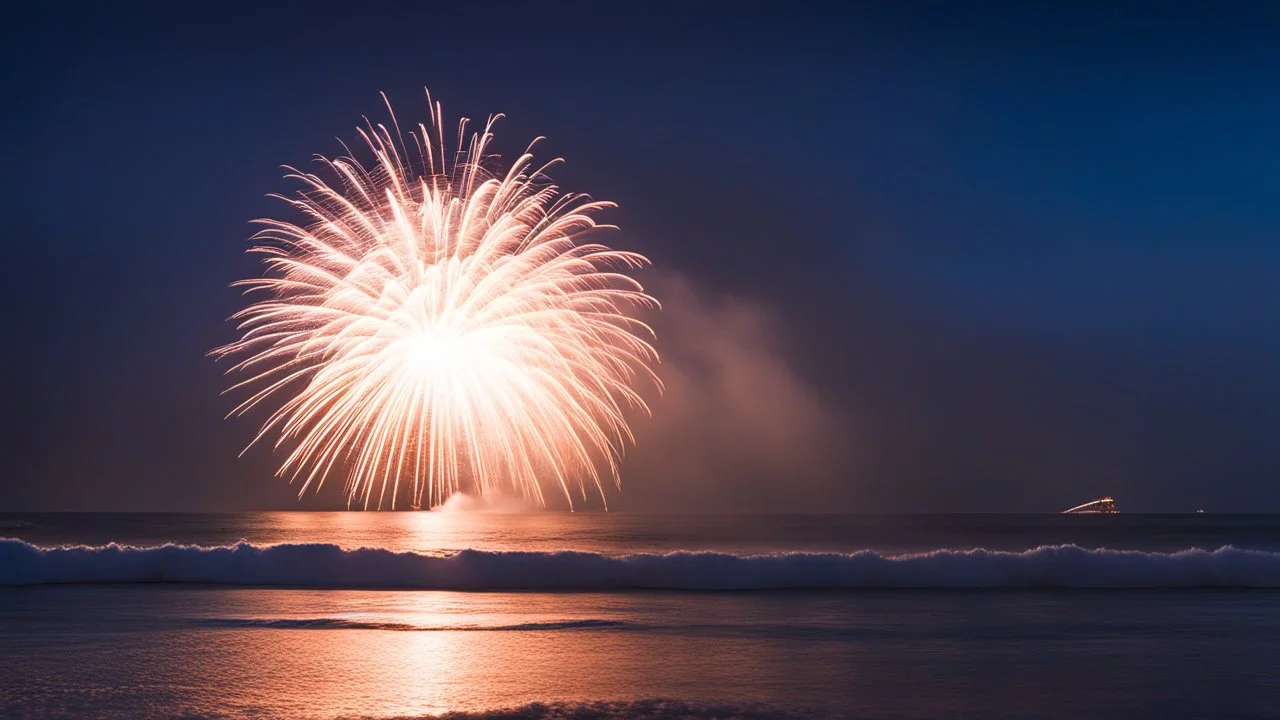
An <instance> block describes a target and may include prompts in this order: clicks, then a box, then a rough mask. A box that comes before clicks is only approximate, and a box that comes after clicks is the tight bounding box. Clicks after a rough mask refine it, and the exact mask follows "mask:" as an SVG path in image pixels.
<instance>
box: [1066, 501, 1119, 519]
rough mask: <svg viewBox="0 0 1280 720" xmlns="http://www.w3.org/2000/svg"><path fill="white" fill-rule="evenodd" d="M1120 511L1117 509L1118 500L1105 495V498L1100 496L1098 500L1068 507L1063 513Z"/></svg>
mask: <svg viewBox="0 0 1280 720" xmlns="http://www.w3.org/2000/svg"><path fill="white" fill-rule="evenodd" d="M1118 512H1120V511H1119V510H1117V509H1116V501H1115V500H1113V499H1111V498H1109V497H1104V498H1098V499H1097V500H1090V501H1089V502H1087V503H1084V504H1083V505H1077V506H1075V507H1073V508H1067V509H1066V510H1063V511H1062V514H1063V515H1068V514H1070V515H1099V514H1111V513H1118Z"/></svg>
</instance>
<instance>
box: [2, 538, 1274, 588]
mask: <svg viewBox="0 0 1280 720" xmlns="http://www.w3.org/2000/svg"><path fill="white" fill-rule="evenodd" d="M59 583H202V584H213V585H274V586H290V587H321V588H404V589H424V590H632V589H666V590H776V589H825V588H939V589H945V588H960V589H964V588H1280V552H1269V551H1262V550H1243V549H1238V548H1234V547H1230V546H1226V547H1221V548H1218V549H1217V550H1201V549H1188V550H1182V551H1180V552H1174V553H1156V552H1142V551H1136V550H1106V549H1099V550H1087V549H1084V548H1081V547H1078V546H1075V545H1054V546H1044V547H1038V548H1034V549H1031V550H1025V551H1022V552H1004V551H996V550H983V549H975V550H934V551H931V552H925V553H917V554H911V555H901V556H887V555H884V554H881V553H878V552H874V551H870V550H867V551H861V552H855V553H849V554H838V553H778V554H771V555H731V554H725V553H714V552H674V553H668V554H640V555H623V556H610V555H600V554H595V553H587V552H552V553H545V552H484V551H479V550H464V551H461V552H458V553H455V554H452V555H446V556H431V555H421V554H416V553H408V552H392V551H390V550H383V549H377V548H361V549H354V550H349V549H343V548H341V547H339V546H337V545H328V544H284V545H252V544H249V543H246V542H241V543H238V544H236V545H229V546H220V547H201V546H195V545H172V544H170V545H162V546H158V547H132V546H128V545H117V544H110V545H102V546H61V547H48V548H44V547H38V546H35V545H32V544H30V543H26V542H23V541H21V540H14V539H0V585H44V584H59Z"/></svg>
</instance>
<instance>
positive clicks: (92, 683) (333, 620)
mask: <svg viewBox="0 0 1280 720" xmlns="http://www.w3.org/2000/svg"><path fill="white" fill-rule="evenodd" d="M0 538H7V539H5V540H0V716H2V717H6V718H7V717H15V718H61V717H66V718H129V719H144V718H418V717H436V716H442V715H444V716H448V717H452V718H575V719H582V720H586V719H588V718H613V717H619V718H630V717H634V718H688V719H690V720H692V719H695V718H898V719H907V718H935V717H964V718H1026V717H1036V718H1064V719H1065V718H1153V719H1157V718H1159V719H1167V718H1275V717H1280V516H1276V515H1132V514H1120V515H1092V516H1088V515H1075V516H1062V515H932V516H930V515H914V516H870V515H757V516H734V515H697V514H686V515H642V514H633V513H608V514H606V513H579V514H568V513H550V512H547V513H531V514H484V513H436V512H431V513H426V512H421V513H410V512H405V513H309V512H280V513H246V514H225V515H215V514H136V513H135V514H105V513H104V514H75V513H59V514H0Z"/></svg>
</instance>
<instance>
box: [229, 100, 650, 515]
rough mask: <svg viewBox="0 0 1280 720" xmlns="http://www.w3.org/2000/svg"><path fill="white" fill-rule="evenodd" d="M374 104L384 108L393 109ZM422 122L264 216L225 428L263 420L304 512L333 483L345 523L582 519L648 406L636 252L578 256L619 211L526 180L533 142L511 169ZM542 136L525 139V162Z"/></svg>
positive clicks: (313, 178) (434, 112)
mask: <svg viewBox="0 0 1280 720" xmlns="http://www.w3.org/2000/svg"><path fill="white" fill-rule="evenodd" d="M384 100H385V96H384ZM427 103H428V106H429V108H430V124H419V125H418V126H417V129H416V130H414V131H411V132H409V133H407V134H402V133H401V131H400V129H399V125H398V123H397V122H396V118H395V114H394V112H392V111H391V106H390V104H388V105H387V110H388V112H389V114H390V121H391V127H390V128H388V127H386V126H385V125H383V124H377V125H375V124H373V123H371V122H369V121H368V120H366V124H365V126H364V127H361V128H360V129H359V134H360V140H361V144H360V145H359V146H358V147H360V148H361V150H362V152H364V151H367V154H368V156H369V157H370V158H372V159H371V160H370V161H368V162H364V163H362V162H361V161H359V160H357V159H356V154H355V153H353V152H351V150H350V149H349V148H348V147H347V146H346V145H344V146H343V147H344V149H345V150H346V152H347V154H346V155H345V156H343V157H338V158H336V159H329V158H325V157H319V158H317V161H318V163H319V164H320V166H321V170H322V175H323V177H322V175H321V174H312V173H304V172H300V171H297V170H294V169H293V168H287V170H288V171H289V174H288V175H287V176H286V177H288V178H291V179H294V180H297V181H299V182H300V183H301V184H302V188H301V189H300V190H299V191H298V192H297V193H296V194H295V195H294V196H292V197H284V196H275V197H279V198H280V199H282V200H285V201H286V202H288V203H289V204H290V205H292V206H293V208H295V210H296V211H297V212H299V213H300V214H301V215H302V216H303V217H304V218H305V220H304V221H303V222H301V223H300V224H294V223H291V222H286V221H280V220H270V219H264V220H258V221H256V222H257V223H259V224H261V225H262V226H263V229H262V230H261V231H260V232H258V233H257V234H256V235H255V236H254V240H255V247H253V248H252V249H251V250H250V252H253V253H257V254H260V255H261V256H262V257H263V262H264V264H265V266H266V271H265V273H264V277H261V278H256V279H252V280H245V281H243V282H240V283H237V284H238V285H240V286H242V287H244V288H246V290H245V293H246V295H247V296H249V297H251V298H252V299H253V302H251V304H250V305H249V306H248V307H246V308H245V309H244V310H242V311H240V312H239V313H237V314H235V315H234V316H232V319H233V320H234V321H236V322H237V323H238V325H237V330H238V333H239V339H238V340H236V341H235V342H232V343H230V344H228V345H225V346H223V347H220V348H217V349H215V350H214V351H213V353H212V354H213V355H214V356H216V357H220V358H221V357H230V358H232V359H233V361H234V363H235V364H234V365H233V366H232V367H231V368H230V369H229V370H228V372H229V373H232V374H235V375H237V376H240V378H241V379H240V381H239V382H237V383H236V384H235V385H233V386H232V388H231V389H232V390H244V391H245V392H247V393H248V397H247V399H245V400H244V401H243V402H242V403H241V404H240V405H239V406H238V407H237V408H236V409H235V410H234V411H233V412H232V414H233V415H235V414H243V413H245V412H248V411H249V410H251V409H253V408H255V407H258V406H260V405H264V404H266V405H268V406H270V407H272V408H273V409H272V410H271V411H270V415H269V417H268V418H267V419H266V421H265V422H264V424H263V426H262V429H261V431H260V432H259V433H258V435H257V437H256V438H254V440H253V442H251V443H250V445H252V444H253V443H256V442H259V441H260V440H262V439H263V438H267V437H273V438H274V445H275V448H276V450H277V451H278V452H280V453H282V454H283V456H284V459H283V462H282V464H281V466H280V469H279V471H278V473H277V474H278V475H280V476H282V477H288V478H289V479H290V480H291V481H294V480H301V483H302V486H301V489H300V491H299V495H300V496H301V494H303V493H305V492H306V491H307V489H308V488H310V487H316V488H318V487H319V486H320V485H321V484H323V482H324V481H325V479H326V478H327V477H329V476H330V475H334V474H340V475H344V476H345V481H346V493H347V502H348V505H349V506H350V505H362V506H363V507H365V508H369V507H371V506H372V507H382V506H383V504H384V502H389V505H390V506H391V507H392V508H394V507H395V505H396V500H397V498H398V497H401V496H402V494H406V493H407V494H408V495H409V497H410V502H411V504H412V505H413V506H415V507H420V506H426V507H433V506H435V505H438V504H440V503H442V502H444V500H445V499H446V498H448V497H449V495H451V494H452V493H454V492H457V491H459V490H461V489H469V490H471V491H474V492H479V493H481V494H487V493H491V492H494V491H501V492H506V493H511V492H514V493H516V494H518V495H521V496H524V497H527V498H529V499H532V500H533V501H535V502H537V503H538V504H539V505H545V504H546V501H547V497H548V495H549V494H562V495H563V496H564V497H565V498H566V499H567V500H568V502H569V505H570V506H571V507H572V506H573V504H574V502H575V500H576V499H578V498H581V499H583V500H585V499H586V498H587V496H588V495H589V494H591V493H598V494H599V495H600V496H601V498H603V497H604V493H605V491H604V486H605V484H606V483H614V484H617V483H618V482H619V476H618V464H619V461H620V460H621V458H622V453H623V452H624V450H625V448H626V447H627V446H628V445H630V444H631V443H632V442H633V437H632V435H631V431H630V428H629V427H628V420H627V416H628V414H629V411H630V410H632V409H637V410H640V411H642V412H644V413H647V412H648V407H647V405H646V404H645V401H644V399H643V398H642V397H641V395H640V393H639V392H638V391H637V387H638V386H639V385H640V383H641V381H645V382H649V383H652V384H653V386H654V387H658V388H660V385H659V383H658V380H657V378H656V376H655V374H654V372H653V366H654V365H655V364H656V363H657V362H658V357H657V354H656V353H655V351H654V349H653V346H652V340H653V333H652V330H651V329H650V328H649V327H648V326H647V325H645V324H644V323H643V322H641V321H639V320H637V319H636V318H635V312H634V311H635V310H637V309H643V308H656V307H657V302H656V301H655V300H654V299H653V298H652V297H650V296H649V295H648V294H646V293H645V292H644V289H643V288H642V287H641V286H640V284H639V283H637V282H636V281H635V280H634V279H632V278H631V277H630V276H629V275H628V273H629V272H630V271H634V270H636V269H639V268H641V267H644V266H646V265H647V264H648V260H646V259H645V258H644V257H643V256H640V255H637V254H635V253H629V252H621V251H616V250H611V249H610V248H608V247H605V246H603V245H600V244H596V243H592V242H588V241H585V240H584V236H585V235H587V234H589V233H590V232H592V231H594V230H597V229H601V228H605V227H610V226H605V225H600V224H598V223H597V222H596V220H595V215H596V214H597V213H598V212H599V211H600V210H603V209H605V208H609V207H613V204H612V203H607V202H598V201H592V200H591V199H590V198H588V197H586V196H584V195H575V194H566V193H562V192H560V190H559V189H558V188H557V187H556V186H555V185H553V184H552V183H551V181H550V180H549V178H548V177H547V174H546V173H547V170H548V169H549V168H550V167H552V166H554V165H555V164H557V163H559V162H560V161H559V160H552V161H551V162H549V163H547V164H544V165H541V166H535V165H534V163H533V156H532V154H531V150H532V148H533V144H531V145H530V146H529V149H528V150H526V151H525V153H524V154H522V155H521V156H520V157H519V158H518V159H517V160H516V161H515V162H514V163H512V164H511V165H510V167H509V169H507V170H506V171H505V172H504V171H502V170H501V168H500V166H499V159H498V158H497V157H496V156H494V155H492V154H490V153H488V152H487V148H488V145H489V142H490V140H491V139H492V137H493V135H492V128H493V124H494V122H495V121H496V120H498V119H499V118H500V117H501V116H500V115H499V116H493V117H490V119H489V121H488V122H487V123H486V124H485V126H484V129H483V131H481V132H476V133H471V134H468V131H467V120H465V119H463V120H462V121H461V122H460V123H459V125H458V129H457V142H456V145H454V146H450V147H448V150H446V147H447V145H446V136H445V131H444V120H443V118H442V116H441V109H440V105H439V104H438V103H436V104H432V102H431V97H430V95H429V94H428V96H427ZM536 142H537V140H535V141H534V143H535V144H536Z"/></svg>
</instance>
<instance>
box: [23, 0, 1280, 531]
mask: <svg viewBox="0 0 1280 720" xmlns="http://www.w3.org/2000/svg"><path fill="white" fill-rule="evenodd" d="M263 4H264V5H267V4H269V3H263ZM115 5H116V4H115V3H94V4H92V5H86V6H83V7H81V6H77V5H68V4H57V3H32V4H30V5H24V4H23V3H21V2H19V3H17V4H16V5H13V4H6V5H5V9H4V10H0V27H3V30H0V32H2V33H4V34H5V37H3V43H2V44H0V46H2V49H0V52H2V53H3V55H2V56H0V57H3V61H2V63H0V83H3V91H4V92H3V96H2V97H3V99H4V102H3V108H2V109H0V131H2V132H0V137H2V138H3V142H4V149H5V152H4V164H3V172H2V173H0V184H2V185H0V198H3V203H4V205H3V208H0V209H2V210H3V212H0V236H2V237H3V239H4V247H5V260H4V262H3V263H2V264H0V267H2V268H3V269H2V272H3V282H2V283H0V287H2V288H3V289H2V290H0V292H2V293H3V302H4V308H5V312H4V313H3V316H2V317H3V320H2V322H3V323H4V327H3V335H2V337H3V338H4V341H5V343H4V352H3V353H2V354H0V363H3V365H2V367H3V373H2V375H0V377H3V404H2V407H3V413H2V414H0V510H10V509H12V510H73V509H75V510H80V509H129V510H134V509H136V510H224V509H257V508H295V507H298V508H322V507H337V506H340V505H341V499H340V496H339V494H338V493H337V489H338V488H336V487H332V488H326V491H325V492H323V493H322V494H321V495H320V496H318V497H312V496H309V497H307V498H306V499H304V500H303V501H301V502H299V501H297V500H296V499H295V497H294V495H295V489H294V488H290V487H289V486H288V485H287V484H286V483H285V482H284V481H281V480H277V479H275V478H273V477H272V470H273V469H274V464H273V462H274V459H273V457H272V456H271V454H270V453H269V452H267V451H265V450H253V451H251V452H249V453H248V454H247V455H246V456H245V457H244V458H238V457H237V453H238V452H239V451H240V449H241V448H242V446H243V445H244V443H246V442H247V441H248V440H249V439H250V438H251V437H252V435H253V432H254V430H255V425H254V423H253V422H252V419H240V420H233V421H225V420H223V416H224V415H225V414H226V413H227V412H228V411H229V410H230V408H231V407H232V406H233V405H234V404H235V403H234V399H233V398H230V397H226V396H221V395H220V394H219V393H220V391H221V390H222V389H223V388H224V387H225V386H226V384H227V383H226V380H225V379H224V378H223V377H222V370H223V368H222V367H220V366H219V365H218V364H216V363H214V362H213V361H212V360H211V359H209V358H208V357H206V353H207V352H208V351H209V350H210V349H212V348H213V347H215V346H217V345H220V344H222V343H225V342H227V341H229V340H230V339H231V338H232V337H233V335H234V331H233V328H232V326H231V325H230V324H228V323H227V322H226V318H227V316H228V315H230V314H231V313H232V312H234V311H235V310H236V309H237V308H238V307H240V305H241V300H240V297H239V295H238V292H237V291H236V290H234V289H231V288H229V287H228V285H229V284H230V283H231V282H233V281H235V280H237V279H241V278H244V277H249V276H252V275H254V274H256V273H257V272H258V267H257V264H256V261H255V260H253V259H252V258H249V257H246V256H245V255H244V250H245V249H246V248H247V247H248V237H249V235H250V234H251V232H252V227H251V226H250V224H249V221H250V220H252V219H254V218H257V217H263V216H268V215H276V216H281V215H283V216H288V210H287V208H285V206H284V205H283V204H282V203H279V202H278V201H273V200H271V199H269V198H267V197H266V195H267V194H268V193H271V192H287V191H290V190H292V189H293V186H292V185H290V184H289V183H288V182H287V181H285V180H283V179H281V177H280V176H281V174H282V171H281V170H280V167H279V166H280V165H282V164H291V165H297V166H306V164H307V163H308V162H309V161H310V158H311V157H312V155H313V154H315V153H323V154H328V155H337V154H340V153H341V150H342V148H341V146H340V145H339V144H338V142H337V140H336V139H335V138H338V137H341V138H344V139H351V138H352V137H353V136H354V128H355V127H356V126H357V125H358V124H359V123H360V122H361V117H362V116H364V115H368V116H370V117H371V118H374V119H375V120H381V119H383V118H384V117H385V109H384V108H383V107H382V104H381V103H382V101H381V99H380V97H379V95H378V93H379V91H385V92H387V94H388V95H389V96H390V98H391V100H392V102H393V103H394V105H395V107H396V109H397V113H398V115H399V116H400V117H401V119H402V120H406V119H412V120H414V121H417V120H423V119H425V117H426V103H425V99H424V96H423V94H422V88H423V87H424V86H426V87H429V88H430V89H431V91H432V93H433V96H435V97H437V98H438V99H440V100H441V101H442V102H443V104H444V108H445V111H446V113H448V114H449V115H450V116H451V117H457V116H458V115H465V116H469V117H472V118H480V119H483V118H484V117H485V116H487V115H488V114H489V113H491V112H503V113H506V114H507V116H508V117H507V119H505V120H503V121H501V123H500V124H499V126H498V140H497V149H498V150H499V151H501V152H503V153H504V154H506V155H508V156H510V155H511V154H512V153H516V152H519V151H520V150H522V149H523V148H524V146H525V144H526V143H527V142H528V140H530V139H531V138H533V137H535V136H538V135H545V136H547V138H548V139H547V141H546V142H545V143H544V144H542V145H541V146H540V153H541V154H542V156H544V157H545V156H549V155H559V156H563V157H564V158H566V160H567V165H566V166H565V167H564V168H561V169H560V170H559V171H557V172H556V175H555V177H556V179H557V180H558V181H559V182H560V184H561V185H562V186H564V187H565V188H566V189H569V190H578V191H587V192H590V193H591V194H592V195H593V196H595V197H598V198H601V199H609V200H614V201H617V202H618V203H619V204H620V208H619V209H618V210H616V211H613V212H612V213H611V214H610V215H609V216H608V219H609V220H610V221H612V222H614V223H616V224H618V225H620V226H621V228H622V229H621V231H619V232H615V233H613V234H611V235H609V236H606V237H605V238H603V239H605V240H606V241H607V242H609V243H610V244H612V245H614V246H617V247H621V248H626V249H632V250H636V251H639V252H642V253H644V254H646V255H648V256H649V257H650V258H651V259H652V260H653V261H654V263H655V269H654V270H653V271H651V272H648V273H646V275H645V276H644V278H643V279H644V280H645V282H646V283H647V284H648V285H649V286H650V287H651V288H652V289H653V291H654V293H655V294H657V295H658V297H659V299H661V300H663V301H664V303H665V304H666V306H667V310H668V311H667V312H666V313H665V314H664V315H663V316H662V317H661V318H660V319H659V320H658V321H657V323H658V331H659V333H660V337H659V349H660V350H661V351H662V352H663V353H664V355H665V357H666V358H667V360H668V363H667V365H666V366H665V368H664V373H666V374H667V375H666V377H667V378H668V381H669V385H670V390H669V392H668V393H667V395H666V396H665V397H664V398H662V399H660V400H656V401H655V402H654V409H655V418H654V420H653V421H652V422H651V423H640V425H639V427H638V428H637V432H638V435H639V446H638V447H637V449H636V450H635V451H634V452H633V453H631V454H630V455H629V456H628V460H627V463H626V464H625V465H624V466H623V472H622V475H623V482H624V491H623V493H622V494H621V496H620V498H619V499H618V500H617V502H615V503H614V504H613V505H612V506H613V507H621V508H626V509H668V510H699V511H701V510H717V509H724V510H747V509H751V510H758V509H773V510H847V511H867V512H879V511H957V512H968V511H984V510H992V511H1032V512H1052V511H1057V510H1060V509H1062V508H1063V507H1066V506H1069V505H1073V504H1076V503H1077V502H1082V501H1084V500H1088V499H1091V498H1093V497H1096V496H1098V495H1101V494H1110V495H1113V496H1115V497H1116V498H1117V500H1118V501H1119V503H1120V507H1121V510H1124V511H1188V510H1194V509H1196V508H1205V509H1207V510H1211V511H1245V512H1248V511H1280V442H1278V438H1280V376H1278V373H1277V369H1278V368H1280V323H1278V321H1280V293H1277V292H1276V288H1277V287H1278V285H1277V282H1276V280H1275V279H1274V275H1275V271H1276V269H1277V268H1278V267H1280V202H1277V199H1278V198H1280V84H1278V83H1277V79H1280V42H1277V41H1278V40H1280V5H1277V4H1273V3H1261V2H1260V3H1256V4H1231V3H1203V4H1196V5H1185V4H1180V3H1176V2H1151V3H1141V4H1123V3H1119V4H1117V3H1098V4H1096V5H1090V4H1086V3H1059V4H1056V5H1058V7H1050V5H1051V4H1049V3H1034V2H1012V3H1007V4H996V3H951V2H937V3H907V2H895V3H879V4H878V5H880V7H878V8H871V7H869V6H870V5H871V4H870V3H868V4H866V5H867V6H866V7H861V8H859V7H854V8H849V7H845V6H844V4H834V3H833V4H830V5H814V4H804V3H778V4H777V5H775V6H772V7H767V6H758V5H752V4H746V3H699V2H684V3H658V2H645V3H636V4H633V5H631V6H630V7H629V8H628V7H625V6H623V5H621V4H614V3H568V2H546V3H519V4H514V5H510V6H507V5H504V4H502V3H447V4H439V5H436V4H432V3H427V2H420V3H404V4H396V3H351V2H346V3H339V4H326V3H322V2H310V3H299V4H275V3H270V5H271V6H272V7H270V8H258V7H255V6H254V5H246V6H243V7H236V6H234V5H233V4H231V3H226V4H224V3H199V4H191V3H167V4H156V5H154V6H149V7H142V6H135V7H134V8H132V9H130V8H128V7H119V8H118V7H116V6H115ZM122 5H123V4H122Z"/></svg>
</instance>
